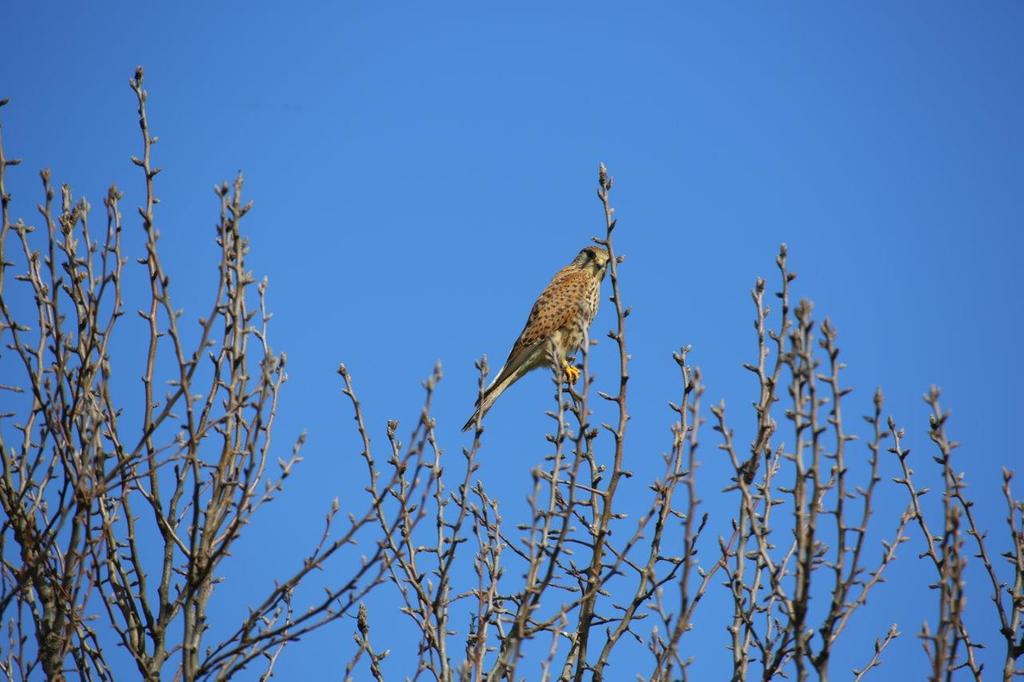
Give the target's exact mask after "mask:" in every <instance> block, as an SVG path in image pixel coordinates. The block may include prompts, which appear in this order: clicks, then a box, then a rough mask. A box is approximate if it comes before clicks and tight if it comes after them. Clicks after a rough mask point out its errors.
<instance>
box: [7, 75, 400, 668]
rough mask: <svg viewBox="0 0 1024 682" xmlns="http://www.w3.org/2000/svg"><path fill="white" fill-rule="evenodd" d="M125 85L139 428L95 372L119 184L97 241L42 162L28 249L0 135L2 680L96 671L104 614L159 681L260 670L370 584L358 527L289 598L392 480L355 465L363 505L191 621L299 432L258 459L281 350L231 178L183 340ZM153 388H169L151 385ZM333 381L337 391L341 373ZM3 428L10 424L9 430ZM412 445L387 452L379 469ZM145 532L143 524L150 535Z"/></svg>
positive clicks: (121, 272) (380, 561) (276, 391)
mask: <svg viewBox="0 0 1024 682" xmlns="http://www.w3.org/2000/svg"><path fill="white" fill-rule="evenodd" d="M131 89H132V91H133V92H134V94H135V96H136V99H137V102H138V114H139V125H140V128H141V132H142V155H141V156H140V157H133V158H132V161H133V162H134V163H135V165H136V166H138V168H139V169H140V170H141V171H142V174H143V179H144V182H145V202H144V204H143V206H141V207H140V208H139V216H140V217H141V220H142V227H143V230H144V234H145V254H144V255H143V257H142V258H140V259H139V261H138V262H139V263H140V264H141V266H142V268H143V269H144V271H145V275H146V282H147V284H148V301H147V304H146V306H145V307H144V308H143V309H142V310H139V311H138V315H139V317H141V319H142V320H143V322H144V324H145V326H146V329H147V336H148V342H147V344H146V346H145V351H144V352H145V359H144V373H143V377H142V392H143V395H142V396H140V398H142V400H141V401H140V404H141V410H139V412H141V426H133V425H132V424H129V423H128V419H126V418H125V416H124V415H123V414H122V407H121V406H119V405H118V403H117V401H116V400H115V397H114V396H113V395H112V391H111V384H110V379H111V375H112V373H113V372H114V371H116V370H115V369H114V367H115V366H116V365H117V364H118V363H116V362H115V361H114V359H113V358H111V355H110V346H109V344H110V342H111V338H112V336H113V334H114V331H115V327H116V326H117V324H118V323H119V321H120V319H121V318H122V316H123V315H124V313H125V309H124V301H123V298H122V292H123V290H124V288H125V286H126V282H127V281H128V280H127V278H128V271H127V270H126V269H125V267H124V266H125V265H126V263H127V261H126V258H125V256H124V254H123V251H122V246H121V234H122V215H121V210H120V205H119V202H120V200H121V198H122V195H121V193H120V192H119V191H118V189H117V188H115V187H111V188H110V191H109V192H108V194H107V196H106V198H105V199H104V206H105V208H106V230H105V231H104V232H103V233H102V234H101V235H100V237H99V238H97V237H96V236H95V235H94V233H93V231H92V230H91V229H90V226H89V224H88V220H89V215H90V210H91V207H90V205H89V203H88V202H87V201H86V200H85V199H77V200H76V199H75V198H74V197H73V194H72V190H71V188H70V187H68V186H63V187H62V188H61V190H60V199H59V204H58V206H56V207H55V206H54V199H55V197H56V194H57V192H56V190H55V189H54V187H53V185H52V183H51V175H50V172H49V171H43V173H42V174H41V178H42V184H43V193H44V197H45V198H44V202H43V203H42V205H41V206H40V214H41V217H42V221H43V229H44V230H45V247H44V250H43V251H42V252H40V251H38V250H36V249H35V248H34V246H33V242H32V239H31V237H30V235H31V233H32V232H33V231H34V230H35V228H34V227H32V226H30V225H28V224H26V223H24V222H23V221H21V220H17V221H13V220H12V217H11V213H10V210H11V209H10V197H9V195H8V194H7V192H6V190H5V189H4V184H3V183H4V174H5V171H6V170H7V169H8V168H9V167H12V166H15V165H16V164H17V163H18V162H17V161H15V160H11V159H7V158H6V157H5V156H4V152H3V150H2V146H0V195H2V197H3V224H2V231H0V287H3V288H2V289H0V316H2V322H0V333H2V334H3V336H4V337H5V344H6V347H7V348H8V349H9V350H10V351H11V352H12V353H13V354H14V355H15V356H16V358H17V360H18V362H19V366H20V368H21V383H20V384H12V385H5V386H3V390H5V391H8V392H11V393H13V394H15V395H16V396H17V397H18V398H20V399H21V401H20V404H21V405H23V409H21V410H20V411H17V412H14V413H9V414H4V415H3V418H4V419H7V420H10V419H15V420H17V421H16V422H15V423H14V425H13V428H12V429H6V428H5V429H4V430H3V431H2V432H0V438H2V439H3V440H0V457H2V463H3V476H2V478H0V505H2V508H3V511H4V521H3V525H2V528H0V543H2V547H0V550H2V557H3V565H2V573H0V613H2V614H3V616H4V619H5V620H6V621H7V623H8V626H9V627H8V631H9V633H10V635H9V639H8V642H7V644H8V646H7V647H5V649H4V651H5V655H4V657H3V659H2V660H0V670H3V672H4V673H5V674H6V676H7V677H8V679H29V678H31V677H33V676H34V675H35V674H37V671H38V670H41V672H42V673H43V674H45V675H46V677H47V678H48V679H63V678H64V676H65V674H66V673H67V671H69V670H73V671H74V672H75V674H76V676H77V677H79V678H82V679H114V674H113V672H112V670H111V666H110V663H109V661H108V660H107V657H106V656H105V655H104V653H103V651H102V650H101V647H100V645H99V643H98V637H97V632H98V630H99V628H104V629H105V632H107V633H109V632H110V631H112V632H113V633H115V634H116V639H117V640H118V641H119V642H120V644H121V645H122V646H123V648H124V650H125V651H127V652H128V654H129V655H130V656H131V658H132V659H133V660H134V662H135V665H136V667H137V669H138V672H139V675H140V676H141V677H142V678H145V679H152V680H158V679H161V678H165V677H167V675H168V672H167V670H168V668H170V669H171V670H173V671H175V672H174V675H175V676H177V677H181V678H182V679H185V680H195V679H205V678H217V679H227V678H228V677H231V676H232V675H233V674H235V673H236V672H238V671H240V670H242V669H244V668H248V667H250V666H251V665H252V664H253V663H254V662H255V661H256V659H262V660H263V664H264V666H265V672H264V673H263V675H264V677H268V676H269V675H270V674H271V673H272V671H273V667H274V664H275V661H276V660H277V657H278V655H279V653H280V651H281V649H282V648H283V647H284V646H285V644H287V643H288V642H291V641H295V640H297V639H298V638H299V637H301V636H302V635H304V634H305V633H308V632H310V631H311V630H314V629H316V628H319V627H321V626H323V625H325V624H327V623H330V622H332V621H335V620H337V619H339V618H341V617H342V616H343V615H345V614H347V613H349V612H351V611H352V609H353V606H354V605H355V604H357V603H358V600H359V599H361V598H362V597H363V596H364V595H365V594H366V593H367V592H368V590H370V589H371V588H372V587H373V586H374V585H376V584H378V583H379V582H380V581H381V580H382V578H383V575H384V572H385V571H386V570H387V568H388V562H387V560H386V557H387V552H386V549H385V547H384V546H383V545H381V544H380V543H379V542H377V541H376V539H375V538H374V537H372V536H368V541H369V544H368V545H365V546H364V552H365V556H364V557H363V560H362V561H361V562H360V563H359V565H358V566H357V567H356V568H354V569H353V570H352V572H351V573H349V574H348V575H334V576H333V578H332V580H331V581H330V585H331V586H330V587H328V588H327V589H326V590H325V592H324V593H322V594H321V595H320V596H315V595H314V596H303V597H302V598H301V600H300V598H299V597H298V596H297V591H298V589H299V588H300V586H301V585H302V584H303V583H304V582H305V581H306V580H307V578H308V577H309V576H310V575H311V574H312V573H313V572H314V571H318V570H321V569H323V568H324V567H325V566H326V565H327V562H328V560H330V559H331V557H332V556H334V555H336V554H338V553H339V552H341V551H342V550H350V546H351V545H353V544H354V543H355V541H356V540H357V537H360V536H361V535H362V534H364V531H366V530H369V529H370V528H372V527H373V526H372V525H371V524H376V522H377V519H378V516H379V505H380V504H381V503H382V501H383V498H384V497H385V496H386V495H387V494H388V493H387V490H389V489H390V487H391V485H392V483H393V481H394V480H396V479H395V478H392V479H391V481H388V482H384V483H381V482H380V481H379V480H378V478H379V476H380V475H381V474H380V472H379V471H378V470H377V469H376V468H375V467H374V465H373V462H372V461H371V462H369V464H370V480H371V489H372V491H373V492H372V499H371V504H370V505H368V506H367V508H366V509H365V510H364V511H362V512H359V513H355V514H353V513H352V512H351V511H350V512H349V516H348V520H347V521H339V520H338V519H337V515H338V513H339V512H340V511H341V508H340V505H339V504H338V503H337V501H335V503H334V504H333V505H332V506H331V508H330V510H329V511H328V512H327V515H326V519H325V525H324V529H323V533H322V535H321V537H320V540H319V542H318V543H317V544H316V545H315V546H314V547H313V548H312V549H311V550H310V551H309V553H308V554H307V555H306V556H304V557H301V558H300V557H297V558H296V561H295V565H296V569H295V571H294V572H293V573H292V574H290V575H287V576H283V577H281V578H280V579H279V580H278V581H277V582H276V583H275V584H274V585H273V586H271V587H270V589H269V590H268V591H267V592H266V593H265V594H264V595H262V596H261V597H259V598H258V599H256V600H255V601H254V602H253V603H252V604H250V606H249V610H248V615H247V616H246V617H245V618H244V619H243V620H242V621H241V622H239V623H238V624H237V626H236V627H235V629H234V630H233V631H231V630H229V632H230V634H228V635H227V636H226V637H224V638H223V639H221V640H220V641H210V640H209V638H208V637H206V636H205V635H206V633H207V630H208V627H209V617H210V612H209V607H210V600H211V597H212V595H213V593H214V591H215V589H216V586H217V583H218V582H219V580H220V579H221V577H220V573H219V572H220V565H221V562H222V561H223V559H224V558H225V557H226V556H228V554H229V552H230V551H231V548H232V546H233V545H234V544H235V543H236V541H237V540H238V538H239V537H240V535H241V534H242V532H243V530H245V528H246V527H247V526H248V525H249V523H250V522H251V521H252V519H253V518H254V516H255V514H256V513H257V512H258V511H259V510H260V509H261V508H262V507H263V506H264V505H266V504H267V503H269V502H271V501H272V500H273V499H274V497H275V496H276V495H277V494H278V493H279V492H280V491H281V490H282V487H283V483H284V480H285V479H286V478H287V477H288V475H289V474H290V472H291V471H292V468H293V467H294V466H295V465H296V464H297V463H298V462H300V461H301V456H300V454H299V453H300V447H301V445H302V441H303V439H304V436H303V437H300V438H299V439H298V441H296V443H295V444H294V445H293V446H292V448H291V454H290V455H288V456H287V457H286V458H283V459H282V458H277V460H276V461H277V464H276V466H275V465H274V456H273V449H272V440H271V435H272V431H273V426H274V419H275V415H276V413H277V405H278V399H279V396H280V393H281V388H282V385H283V384H284V382H285V380H286V374H285V366H286V357H285V355H284V354H283V353H281V354H274V353H273V352H272V350H271V347H270V344H269V339H268V329H267V327H268V321H269V319H270V316H269V314H268V313H267V310H266V306H265V301H264V294H265V291H266V282H265V281H264V282H261V283H259V284H257V283H256V282H255V279H254V277H253V275H252V273H251V272H250V271H249V270H247V269H246V264H245V257H246V254H247V252H248V243H247V240H246V239H245V238H244V237H243V236H242V234H241V231H240V225H241V222H242V219H243V218H244V217H245V215H246V214H247V213H248V212H249V209H250V207H251V204H249V203H244V202H243V201H242V178H241V176H239V177H238V178H237V179H236V180H235V182H234V184H233V185H227V184H224V185H221V186H218V187H217V188H216V193H217V196H218V197H219V199H220V219H219V223H218V225H217V245H218V246H219V247H220V262H219V264H218V266H217V278H216V280H215V295H214V299H213V302H212V305H211V309H210V311H209V313H208V314H207V315H206V316H205V317H203V318H201V319H200V320H199V334H198V340H197V341H196V342H195V343H193V344H188V343H187V342H186V340H185V334H184V333H183V332H182V330H181V328H180V325H179V321H180V319H181V316H182V313H181V312H180V311H178V310H177V309H176V308H174V306H173V304H172V299H171V293H170V286H169V282H170V279H169V276H168V274H167V272H166V270H165V268H164V265H163V263H162V261H161V260H160V256H159V253H158V249H157V243H158V237H159V234H158V231H157V228H156V224H155V221H156V216H155V207H156V204H157V202H158V199H157V196H156V193H155V186H154V185H155V183H154V180H155V178H156V177H157V174H158V173H159V169H158V168H156V167H154V166H153V165H152V151H153V146H154V144H155V143H156V141H157V140H156V137H154V136H153V135H152V133H151V132H150V128H149V123H148V120H147V116H146V101H147V93H146V91H145V90H144V89H143V74H142V70H141V69H139V70H137V72H136V73H135V76H134V78H133V79H132V80H131ZM11 244H14V245H15V248H18V249H20V251H21V257H22V258H23V259H24V262H25V264H26V271H25V272H24V273H23V274H17V275H15V277H14V280H15V283H16V284H18V285H20V286H22V287H27V288H28V290H29V291H30V292H31V296H30V297H27V296H25V292H24V291H20V292H19V291H16V290H13V289H11V288H9V287H10V286H11V282H9V281H8V269H10V268H12V267H13V265H14V264H13V262H12V261H11V260H9V256H8V255H7V253H6V251H5V250H6V249H7V247H8V246H10V245H11ZM254 289H255V297H254V296H253V290H254ZM15 296H18V297H21V300H29V298H31V299H32V300H33V301H34V312H33V315H32V319H31V320H21V319H18V317H17V315H16V313H15V309H14V307H13V305H12V301H13V300H14V297H15ZM254 301H255V307H254ZM168 357H169V358H170V361H169V362H167V361H166V358H168ZM12 378H13V377H12ZM161 384H164V385H165V386H166V387H167V388H166V389H164V390H163V392H162V393H161V389H160V385H161ZM345 391H346V393H348V394H349V395H352V393H351V391H352V388H351V383H350V381H349V380H348V377H347V375H346V377H345ZM11 433H17V434H20V436H19V437H18V438H17V439H14V440H10V439H9V434H11ZM414 456H415V455H409V456H396V458H395V459H394V460H393V462H392V463H393V465H394V468H395V470H396V472H397V471H398V470H399V469H402V468H404V467H406V466H409V464H410V459H409V457H414ZM394 476H395V477H397V476H398V474H397V473H396V474H394ZM377 486H380V488H378V487H377ZM144 538H146V539H144ZM151 538H158V539H159V540H158V542H157V545H158V546H159V549H156V550H154V549H153V548H152V540H151ZM389 549H392V550H395V549H397V550H400V549H401V547H397V548H396V547H390V548H389ZM108 639H109V634H108ZM368 646H369V645H368V643H367V644H366V648H368Z"/></svg>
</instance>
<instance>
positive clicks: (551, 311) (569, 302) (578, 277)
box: [499, 270, 586, 376]
mask: <svg viewBox="0 0 1024 682" xmlns="http://www.w3.org/2000/svg"><path fill="white" fill-rule="evenodd" d="M585 288H586V274H585V273H582V272H579V271H577V270H562V271H560V272H559V273H558V274H556V275H555V276H554V278H552V280H551V282H550V284H548V285H547V287H546V288H545V289H544V291H542V292H541V294H540V296H538V297H537V301H536V303H534V304H533V309H532V310H530V316H529V317H528V318H527V319H526V325H525V326H524V327H523V331H522V332H520V334H519V338H518V339H516V342H515V343H514V344H513V345H512V350H511V351H509V354H508V359H507V360H505V365H504V367H502V371H501V372H499V376H500V375H502V374H505V373H506V372H512V371H515V370H516V369H517V368H518V367H519V365H520V364H522V362H523V361H524V360H526V359H527V358H528V357H529V356H530V355H531V353H532V351H534V350H535V349H536V348H537V345H538V344H540V343H543V342H544V341H545V340H547V339H548V338H550V337H551V336H552V335H553V334H554V333H555V332H556V331H557V330H559V329H561V328H562V327H565V326H566V325H568V324H569V323H570V322H571V321H572V320H573V318H574V317H575V316H577V315H579V301H580V300H581V298H582V296H583V292H584V291H585Z"/></svg>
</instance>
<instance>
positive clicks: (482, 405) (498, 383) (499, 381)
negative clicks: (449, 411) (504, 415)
mask: <svg viewBox="0 0 1024 682" xmlns="http://www.w3.org/2000/svg"><path fill="white" fill-rule="evenodd" d="M518 378H519V376H518V375H517V373H516V372H514V371H513V372H510V371H507V368H506V367H502V368H501V371H500V372H498V376H497V378H495V380H494V381H492V382H491V385H490V386H488V387H487V388H486V389H484V394H483V395H482V396H480V397H478V398H477V400H476V409H475V410H474V411H473V416H471V417H470V418H469V420H468V421H467V422H466V424H465V425H464V426H463V427H462V430H463V431H469V430H470V429H471V428H473V426H474V425H475V424H476V422H477V420H478V419H483V418H484V415H485V414H487V411H488V410H490V409H491V407H492V406H493V405H494V401H496V400H497V399H498V396H500V395H501V394H502V393H504V392H505V389H506V388H508V387H509V386H511V385H512V383H513V382H514V381H515V380H516V379H518Z"/></svg>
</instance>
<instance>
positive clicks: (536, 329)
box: [462, 246, 609, 431]
mask: <svg viewBox="0 0 1024 682" xmlns="http://www.w3.org/2000/svg"><path fill="white" fill-rule="evenodd" d="M608 258H609V256H608V251H607V250H606V249H602V248H601V247H599V246H588V247H587V248H585V249H583V250H582V251H580V252H579V253H578V254H576V258H574V259H573V261H572V262H571V263H569V264H568V265H566V266H565V267H564V268H562V269H561V270H559V271H558V273H556V274H555V276H554V277H553V278H551V283H550V284H548V286H547V288H545V289H544V291H543V292H541V295H540V296H539V297H538V298H537V302H536V303H534V304H533V309H532V310H531V311H530V316H529V317H528V318H527V319H526V326H525V327H523V331H522V332H521V333H520V334H519V338H518V339H516V342H515V343H514V344H513V345H512V350H511V351H510V352H509V354H508V359H507V360H505V365H504V366H503V367H502V368H501V369H500V370H499V371H498V375H497V376H496V377H495V378H494V381H492V382H491V385H490V386H488V387H487V390H485V391H484V393H483V396H481V397H480V398H478V399H477V402H476V411H474V412H473V416H472V417H470V418H469V421H467V422H466V425H465V426H463V427H462V430H463V431H468V430H469V429H470V428H472V426H473V425H474V424H475V423H476V421H477V419H478V418H481V419H482V418H483V416H484V415H485V414H487V411H488V410H489V409H491V406H492V405H494V401H495V400H497V399H498V396H500V395H501V394H502V393H504V392H505V389H506V388H508V387H509V386H511V385H512V384H514V383H515V382H516V381H518V380H519V378H520V377H522V376H523V375H524V374H526V373H527V372H529V371H531V370H534V369H537V368H538V367H551V368H560V369H561V370H562V371H564V372H565V375H566V377H567V378H568V379H569V381H571V382H572V383H576V380H577V379H578V378H579V374H580V371H579V370H578V369H576V368H575V367H573V366H572V365H571V364H570V363H569V361H568V358H569V356H570V355H572V354H573V353H574V352H576V349H577V348H579V347H580V346H581V345H582V344H583V340H584V338H585V337H586V332H587V329H588V328H589V327H590V323H591V322H592V321H593V319H594V314H595V313H597V305H598V303H599V302H600V300H601V280H603V279H604V273H605V270H606V269H607V267H608Z"/></svg>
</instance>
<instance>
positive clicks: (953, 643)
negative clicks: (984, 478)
mask: <svg viewBox="0 0 1024 682" xmlns="http://www.w3.org/2000/svg"><path fill="white" fill-rule="evenodd" d="M924 399H925V402H926V403H928V406H929V407H930V408H931V415H930V417H929V424H930V429H929V433H928V435H929V437H930V439H931V441H932V442H933V443H934V444H935V446H936V448H937V449H938V455H936V456H935V457H934V461H935V463H936V464H938V465H939V467H940V468H941V470H942V481H943V491H942V531H941V533H937V532H933V531H932V530H931V527H930V526H929V524H928V521H927V515H926V513H925V511H924V509H923V505H922V501H921V498H922V497H923V496H924V495H925V494H926V493H927V492H928V490H927V489H918V488H917V487H916V486H915V485H914V482H913V470H912V469H911V468H910V465H909V458H910V450H908V449H906V448H905V447H904V446H903V435H904V434H903V431H902V430H900V429H897V428H896V424H895V421H894V420H892V419H890V421H889V428H890V430H891V431H892V432H893V446H892V448H891V449H890V451H891V452H892V453H893V454H895V455H896V457H897V458H898V459H899V463H900V468H901V475H900V476H899V477H897V478H896V479H895V480H896V482H897V483H899V484H900V485H902V486H903V487H904V488H905V489H906V491H907V494H908V496H909V497H910V509H909V511H908V515H909V516H910V517H911V518H912V519H913V521H914V522H915V524H916V525H917V527H918V528H919V529H920V531H921V536H922V538H923V540H924V543H925V551H924V553H923V554H922V555H921V556H922V558H926V559H927V560H928V562H929V563H930V564H931V565H932V567H933V568H934V569H935V582H934V583H933V584H932V585H931V588H932V589H933V590H935V591H936V593H937V595H938V612H939V618H938V623H936V624H935V625H934V629H933V627H932V626H929V624H928V622H927V621H925V623H924V624H923V625H922V626H921V632H920V634H919V635H918V636H919V637H920V638H921V643H922V645H923V646H924V650H925V653H926V654H927V656H928V659H929V663H930V668H931V673H930V676H929V679H931V680H943V679H949V678H950V677H951V676H952V674H953V673H954V672H956V671H957V670H961V669H965V670H967V671H968V672H969V673H970V674H971V675H972V676H973V677H974V679H976V680H980V679H982V666H981V664H980V663H979V662H978V660H977V653H978V649H979V648H981V647H983V646H984V644H983V643H982V642H980V641H979V640H976V639H973V638H972V637H971V635H970V633H969V632H968V630H967V623H966V619H965V606H966V597H965V590H966V578H965V569H966V567H967V562H968V556H969V555H968V553H967V549H966V547H965V542H966V541H965V535H967V536H970V538H971V539H972V541H973V545H974V549H975V552H976V554H975V555H974V556H975V558H977V559H979V560H980V561H981V564H982V566H983V567H984V569H985V573H986V574H987V576H988V579H989V582H990V583H991V586H992V602H993V604H994V606H995V609H996V613H997V614H998V616H999V634H1000V635H1001V636H1002V638H1003V641H1004V644H1005V649H1004V651H1005V656H1004V659H1003V668H1002V670H1001V673H1002V678H1003V679H1004V680H1009V679H1011V678H1012V677H1013V676H1014V675H1022V674H1024V670H1018V669H1016V661H1017V659H1019V658H1020V657H1021V656H1024V502H1021V501H1020V500H1017V499H1015V498H1014V497H1013V491H1012V490H1011V488H1010V482H1011V481H1012V479H1013V473H1012V472H1011V471H1009V470H1008V469H1006V468H1004V469H1003V486H1002V493H1003V497H1004V499H1005V500H1006V507H1007V516H1006V525H1007V527H1008V529H1009V531H1010V541H1011V549H1010V550H1009V551H1007V552H1005V553H1003V554H1002V558H1003V559H1005V560H1006V562H1007V563H1008V564H1009V565H1010V566H1011V567H1012V571H1013V579H1012V581H1010V582H1006V581H1001V580H1000V579H999V577H998V576H999V573H1000V571H997V570H996V566H995V564H993V562H992V558H991V554H990V552H989V548H988V546H987V545H986V539H987V534H986V532H985V531H983V530H982V529H981V528H979V527H978V523H977V521H976V520H975V516H974V510H973V508H974V502H973V501H972V500H971V499H970V498H968V497H967V494H966V490H967V482H966V481H965V478H964V475H963V473H961V472H958V471H957V470H956V468H955V467H954V466H953V451H954V450H955V449H956V448H957V447H958V446H959V443H957V442H956V441H952V440H950V439H949V438H948V437H947V435H946V421H947V420H948V419H949V413H948V412H944V411H943V410H942V407H941V406H940V404H939V390H938V389H937V388H936V387H934V386H933V387H932V388H931V389H930V390H929V391H928V393H927V394H926V395H925V397H924Z"/></svg>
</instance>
